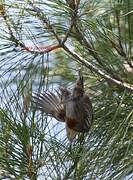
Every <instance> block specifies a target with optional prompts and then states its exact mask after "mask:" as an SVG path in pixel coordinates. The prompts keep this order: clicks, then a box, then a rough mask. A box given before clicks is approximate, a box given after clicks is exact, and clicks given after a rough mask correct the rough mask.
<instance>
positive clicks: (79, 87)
mask: <svg viewBox="0 0 133 180" xmlns="http://www.w3.org/2000/svg"><path fill="white" fill-rule="evenodd" d="M83 94H84V82H83V76H82V73H81V69H80V70H79V71H78V79H77V80H76V83H75V87H74V88H73V92H72V95H73V97H79V96H83Z"/></svg>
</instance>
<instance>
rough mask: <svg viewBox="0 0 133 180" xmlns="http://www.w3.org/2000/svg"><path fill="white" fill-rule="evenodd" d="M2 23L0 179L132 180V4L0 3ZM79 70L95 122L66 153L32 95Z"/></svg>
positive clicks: (89, 0) (60, 130)
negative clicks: (92, 108)
mask: <svg viewBox="0 0 133 180" xmlns="http://www.w3.org/2000/svg"><path fill="white" fill-rule="evenodd" d="M0 21H1V26H0V102H1V103H0V169H1V177H0V178H1V179H2V178H3V179H4V178H7V177H9V179H52V180H53V179H115V180H116V179H132V178H133V95H132V94H133V56H132V53H133V1H132V0H100V1H99V0H75V1H74V0H66V1H65V0H54V1H53V0H48V1H47V0H45V1H43V0H38V1H28V0H27V1H8V0H5V1H1V4H0ZM79 67H82V69H83V75H84V79H85V89H86V92H87V93H88V94H89V95H90V98H91V101H92V103H93V107H94V115H95V119H94V123H93V126H92V128H91V130H90V132H89V133H88V134H85V135H84V137H83V136H82V135H80V136H79V137H77V139H76V141H75V142H74V143H73V144H72V145H70V143H69V142H68V140H67V138H66V134H65V130H64V129H65V125H64V124H63V123H58V122H57V121H56V120H54V119H50V118H48V117H47V116H46V115H45V114H41V113H40V112H35V110H34V109H33V107H32V104H31V95H32V92H36V91H38V92H43V91H44V90H48V89H55V88H58V87H59V86H60V85H61V84H63V85H64V86H69V87H70V88H71V87H72V86H73V83H74V81H75V79H76V76H77V69H78V68H79Z"/></svg>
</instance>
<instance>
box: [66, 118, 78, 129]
mask: <svg viewBox="0 0 133 180" xmlns="http://www.w3.org/2000/svg"><path fill="white" fill-rule="evenodd" d="M76 125H77V122H76V120H75V119H73V118H67V126H68V127H69V128H74V127H75V126H76Z"/></svg>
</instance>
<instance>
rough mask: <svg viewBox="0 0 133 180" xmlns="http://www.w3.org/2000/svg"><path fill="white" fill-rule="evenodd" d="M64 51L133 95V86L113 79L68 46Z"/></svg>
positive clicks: (64, 47)
mask: <svg viewBox="0 0 133 180" xmlns="http://www.w3.org/2000/svg"><path fill="white" fill-rule="evenodd" d="M63 49H64V50H65V51H66V52H68V53H69V54H70V55H72V56H73V57H74V58H75V59H76V60H77V61H78V62H80V63H82V64H83V65H84V66H86V67H87V68H89V69H90V70H91V71H93V72H95V73H96V74H98V75H100V76H101V77H103V78H104V79H106V80H108V81H109V82H111V83H112V84H115V85H117V86H118V87H119V88H122V89H125V90H127V91H129V92H131V93H133V85H131V84H128V83H126V82H122V81H119V80H117V79H114V78H112V77H111V75H110V74H106V73H105V72H103V71H101V70H100V69H98V68H97V67H96V66H94V65H92V64H91V63H90V62H88V61H87V60H86V59H84V58H82V57H81V56H79V55H78V54H77V53H76V52H74V51H72V50H71V49H70V48H68V47H67V46H65V45H64V46H63Z"/></svg>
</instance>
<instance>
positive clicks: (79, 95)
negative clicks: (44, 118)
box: [32, 70, 93, 142]
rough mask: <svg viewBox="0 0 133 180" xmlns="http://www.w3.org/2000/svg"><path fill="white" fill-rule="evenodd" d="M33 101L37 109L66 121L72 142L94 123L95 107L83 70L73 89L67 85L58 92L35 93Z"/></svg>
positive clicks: (68, 135)
mask: <svg viewBox="0 0 133 180" xmlns="http://www.w3.org/2000/svg"><path fill="white" fill-rule="evenodd" d="M32 102H33V103H34V108H35V110H40V111H42V112H45V113H46V114H47V115H49V116H51V117H54V118H55V119H56V120H57V121H59V122H64V123H65V127H66V134H67V138H68V139H69V141H70V142H73V140H74V139H75V137H76V136H77V135H78V134H79V133H87V132H89V130H90V128H91V125H92V123H93V107H92V103H91V101H90V98H89V96H88V95H87V94H86V93H85V90H84V81H83V76H82V74H81V70H79V73H78V78H77V80H76V82H75V85H74V87H73V89H72V90H71V91H70V90H68V88H66V87H59V89H58V90H56V94H55V93H54V92H52V91H48V92H44V93H40V94H39V93H34V94H33V96H32Z"/></svg>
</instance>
